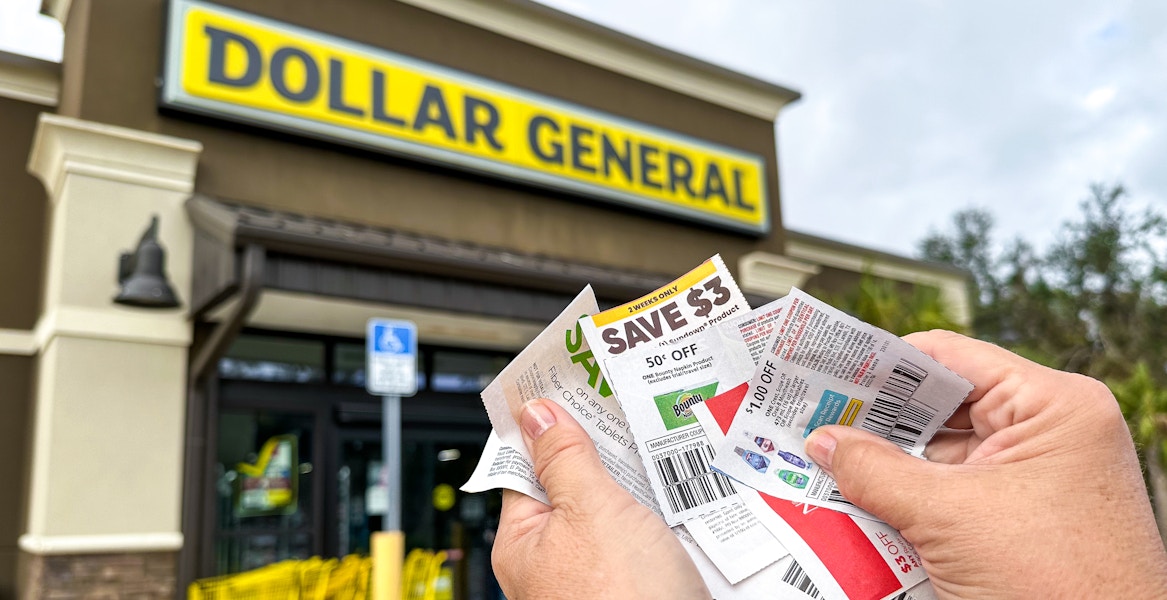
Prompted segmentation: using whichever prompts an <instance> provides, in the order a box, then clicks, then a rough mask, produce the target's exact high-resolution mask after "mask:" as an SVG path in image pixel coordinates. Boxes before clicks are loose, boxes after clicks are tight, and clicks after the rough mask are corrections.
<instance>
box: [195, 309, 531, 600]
mask: <svg viewBox="0 0 1167 600" xmlns="http://www.w3.org/2000/svg"><path fill="white" fill-rule="evenodd" d="M512 357H513V355H512V354H509V353H502V352H491V351H486V350H477V349H470V348H454V347H443V346H429V345H423V346H421V347H420V348H419V362H418V393H417V395H415V396H414V397H411V398H406V399H404V400H403V406H402V437H401V439H400V440H397V442H396V443H399V444H401V451H402V453H401V455H402V472H401V481H402V509H403V510H402V512H403V514H402V526H403V529H404V530H405V534H406V546H407V548H406V549H407V550H413V549H418V550H425V551H430V552H433V553H435V554H434V555H435V556H437V555H438V554H440V555H442V556H444V557H445V558H444V562H443V563H442V566H441V568H442V573H443V574H444V575H443V578H444V579H443V581H445V582H446V583H444V584H443V585H446V586H447V587H448V589H449V590H451V591H452V593H453V597H454V598H457V599H461V600H479V599H481V600H495V599H497V598H498V597H499V591H498V586H497V582H495V580H494V576H493V573H492V571H491V569H490V549H491V545H492V544H493V540H494V533H495V531H496V529H497V527H498V517H499V511H500V507H501V500H502V498H501V494H499V493H498V492H497V491H492V492H488V493H485V494H467V493H464V492H461V491H460V490H458V488H459V487H460V486H461V484H462V483H463V482H465V481H466V479H467V478H469V476H470V473H471V472H473V469H474V466H475V465H476V464H477V462H478V459H479V457H480V456H481V453H482V450H483V447H484V444H485V441H486V438H487V435H488V433H489V431H490V424H489V420H488V419H487V418H486V412H485V409H484V408H483V406H482V401H481V399H480V398H479V393H480V392H481V390H482V389H483V388H485V387H486V385H487V384H488V383H489V382H490V381H492V380H493V379H494V377H495V376H497V374H498V373H499V372H500V371H501V370H502V369H503V368H504V367H505V366H506V365H507V364H508V363H509V362H510V360H511V358H512ZM219 376H220V377H219V383H218V385H219V390H218V402H217V406H216V412H215V415H214V417H213V418H214V422H215V423H216V424H217V425H216V427H217V431H216V434H215V435H216V440H215V444H216V446H215V454H214V456H215V460H214V462H213V463H212V464H211V465H210V469H211V473H212V474H213V478H212V481H211V482H209V483H210V484H211V485H212V486H213V488H214V489H213V498H214V501H213V502H212V503H211V507H210V508H209V510H213V512H214V514H213V515H208V519H209V529H207V530H205V531H206V534H207V535H212V536H213V538H212V544H213V547H214V552H213V557H210V556H208V557H207V558H206V559H205V560H206V561H207V562H206V563H204V564H205V567H203V568H204V571H205V575H216V574H226V573H238V572H241V571H247V570H250V569H254V568H256V567H260V566H263V565H266V564H270V563H272V562H277V561H280V560H285V559H289V558H305V557H310V556H314V555H320V556H326V557H328V556H337V557H339V556H344V555H347V554H352V553H356V554H365V553H368V552H369V541H370V535H371V534H372V533H373V532H375V531H378V530H380V529H381V528H382V527H383V520H384V516H385V514H386V501H387V489H388V488H387V487H386V485H385V479H384V478H383V477H382V475H383V470H382V464H383V463H382V458H383V449H384V445H383V443H384V439H383V433H382V429H381V421H380V416H381V399H380V398H377V397H375V396H371V395H369V394H368V393H366V392H365V390H364V384H365V345H364V342H363V340H359V339H351V338H335V337H327V336H310V335H304V334H295V333H282V332H271V331H254V330H253V331H247V332H244V333H243V334H241V335H240V336H239V338H238V339H237V340H236V341H235V343H234V344H233V345H232V347H231V348H230V349H229V350H228V352H227V355H226V356H225V357H224V358H223V359H222V360H221V361H220V363H219Z"/></svg>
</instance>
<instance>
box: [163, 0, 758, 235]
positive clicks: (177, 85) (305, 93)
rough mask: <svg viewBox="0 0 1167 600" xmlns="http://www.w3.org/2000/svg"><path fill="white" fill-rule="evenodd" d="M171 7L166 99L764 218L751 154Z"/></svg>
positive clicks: (698, 209) (737, 223)
mask: <svg viewBox="0 0 1167 600" xmlns="http://www.w3.org/2000/svg"><path fill="white" fill-rule="evenodd" d="M170 8H171V10H170V22H169V24H168V27H169V31H168V36H167V51H166V76H165V80H164V86H163V93H162V98H163V100H162V101H163V104H164V105H165V106H167V107H171V108H176V109H180V110H185V111H192V112H197V113H202V114H209V115H213V116H218V117H225V118H228V119H232V120H237V121H243V122H246V123H251V124H256V125H260V126H264V127H268V128H275V129H280V130H284V131H290V132H295V133H299V134H303V135H309V136H312V137H316V138H321V139H326V140H330V141H335V142H339V143H344V144H349V145H355V146H360V147H364V148H370V149H374V150H379V151H384V152H388V153H392V154H395V155H403V156H409V157H413V158H417V159H421V160H425V161H428V162H433V163H438V164H442V165H448V166H453V167H456V168H460V169H465V170H471V171H475V172H480V173H487V174H490V175H494V176H501V177H505V178H508V179H513V180H519V181H523V182H527V183H531V184H535V185H540V186H545V187H549V188H554V189H559V190H566V191H569V192H572V193H575V194H579V195H584V196H587V197H593V198H598V199H603V200H607V201H612V202H617V203H621V204H625V205H633V206H636V207H639V208H642V209H648V210H654V211H663V212H667V213H670V214H673V215H677V216H681V217H685V218H689V219H695V220H699V221H702V222H707V223H713V224H717V225H721V226H724V227H727V228H731V229H735V230H739V231H746V232H752V233H765V232H767V231H768V230H769V216H768V214H767V200H766V179H765V166H764V163H763V160H762V158H761V157H760V156H758V155H755V154H750V153H746V152H741V151H737V150H733V149H731V148H726V147H723V146H719V145H716V144H712V143H709V142H704V141H701V140H697V139H694V138H691V137H687V136H684V135H680V134H677V133H672V132H668V131H664V130H661V129H657V128H654V127H652V126H649V125H645V124H642V123H636V122H632V121H629V120H627V119H622V118H620V117H616V116H613V115H609V114H605V113H600V112H598V111H594V110H590V109H587V108H584V107H581V106H577V105H573V104H569V103H566V102H562V101H559V100H555V99H552V98H549V97H546V96H542V95H539V94H535V93H533V92H528V91H524V90H520V89H517V88H514V87H511V86H507V85H504V84H501V83H496V82H493V81H488V80H485V79H482V78H479V77H476V76H473V75H469V74H466V73H461V72H458V71H454V70H451V69H447V68H444V67H440V66H437V65H433V64H429V63H425V62H422V61H419V60H416V59H413V58H409V57H405V56H401V55H399V54H395V53H392V52H388V51H385V50H381V49H378V48H374V47H371V46H367V45H363V44H357V43H354V42H349V41H346V40H343V39H339V38H336V37H333V36H329V35H324V34H320V33H316V32H312V31H309V30H305V29H302V28H300V27H295V26H292V25H287V24H283V23H278V22H275V21H271V20H269V19H265V18H261V17H257V16H255V15H251V14H247V13H243V12H239V11H236V10H231V9H227V8H223V7H219V6H215V5H212V4H206V3H203V2H197V1H194V0H172V2H171V7H170Z"/></svg>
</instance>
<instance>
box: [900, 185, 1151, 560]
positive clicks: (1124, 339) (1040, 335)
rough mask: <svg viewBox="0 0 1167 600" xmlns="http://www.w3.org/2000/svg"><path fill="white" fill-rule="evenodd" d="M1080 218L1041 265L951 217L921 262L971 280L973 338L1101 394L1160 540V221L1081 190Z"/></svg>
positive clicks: (983, 226) (1119, 193)
mask: <svg viewBox="0 0 1167 600" xmlns="http://www.w3.org/2000/svg"><path fill="white" fill-rule="evenodd" d="M1080 206H1081V209H1082V212H1081V214H1080V217H1079V218H1078V219H1076V220H1072V221H1069V222H1067V223H1065V224H1063V225H1062V226H1061V228H1060V229H1059V230H1058V236H1057V239H1056V242H1054V243H1053V244H1051V246H1050V247H1049V248H1048V249H1046V250H1045V251H1044V252H1042V253H1038V252H1037V251H1035V250H1034V249H1033V248H1032V247H1031V246H1029V245H1027V244H1026V243H1025V242H1023V241H1021V240H1014V241H1012V242H1010V243H1008V244H1003V245H997V244H996V243H995V241H994V239H993V235H992V234H993V219H992V216H991V215H990V214H989V213H987V212H986V211H984V210H980V209H970V210H966V211H962V212H959V213H957V214H956V216H955V218H954V220H953V228H952V230H951V231H949V232H945V233H935V234H932V235H930V236H929V237H928V238H926V239H925V240H923V241H922V242H921V244H920V251H921V254H922V256H923V257H924V258H926V259H929V260H937V261H942V262H947V263H950V264H953V265H956V266H959V267H962V268H965V269H967V270H968V271H970V272H971V273H972V275H973V278H974V280H975V282H976V287H975V290H974V295H973V301H974V302H973V305H974V307H975V310H976V315H975V318H974V321H973V328H974V332H975V335H977V337H980V338H982V339H986V340H989V341H992V342H994V343H997V344H999V345H1001V346H1004V347H1006V348H1009V349H1011V350H1013V351H1015V352H1017V353H1019V354H1021V355H1023V356H1026V357H1028V358H1030V359H1032V360H1035V361H1037V362H1040V363H1042V364H1045V365H1048V366H1051V367H1054V368H1057V369H1062V370H1066V371H1073V372H1078V373H1084V374H1087V375H1091V376H1093V377H1097V378H1099V379H1102V380H1103V381H1106V382H1108V384H1110V385H1111V389H1112V390H1113V391H1114V392H1115V395H1116V397H1118V398H1119V400H1120V405H1121V406H1122V407H1123V411H1124V413H1123V414H1124V415H1125V416H1126V418H1127V422H1128V423H1129V424H1130V426H1131V431H1132V434H1133V435H1134V437H1135V439H1136V441H1137V442H1138V443H1139V444H1140V445H1141V447H1142V449H1143V452H1142V456H1143V459H1144V462H1145V463H1146V464H1145V467H1146V468H1147V472H1146V473H1147V478H1148V483H1149V484H1150V488H1151V492H1152V495H1153V497H1154V498H1155V504H1156V513H1157V514H1158V517H1159V520H1160V529H1161V531H1162V532H1163V533H1165V534H1167V481H1165V479H1164V471H1163V464H1164V462H1163V459H1164V458H1165V456H1164V455H1163V445H1164V440H1165V439H1167V429H1164V428H1163V427H1164V426H1167V399H1165V397H1167V343H1165V340H1167V273H1165V271H1164V268H1163V265H1165V264H1167V262H1165V261H1164V258H1165V257H1164V256H1163V254H1162V252H1163V248H1167V219H1164V217H1163V216H1161V215H1159V214H1158V213H1156V212H1154V211H1152V210H1145V211H1141V212H1139V211H1134V210H1132V209H1131V208H1130V205H1129V198H1128V196H1127V193H1126V191H1125V189H1124V188H1123V187H1122V186H1121V185H1116V186H1111V187H1107V186H1104V185H1093V186H1091V188H1090V195H1089V196H1088V197H1087V198H1086V199H1085V200H1083V201H1082V203H1081V205H1080ZM1140 365H1142V366H1140ZM1165 538H1167V536H1165Z"/></svg>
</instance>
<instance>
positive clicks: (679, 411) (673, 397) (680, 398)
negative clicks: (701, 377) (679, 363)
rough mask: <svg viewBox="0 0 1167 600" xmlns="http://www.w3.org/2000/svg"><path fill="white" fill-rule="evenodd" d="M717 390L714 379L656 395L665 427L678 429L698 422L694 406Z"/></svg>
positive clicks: (658, 410)
mask: <svg viewBox="0 0 1167 600" xmlns="http://www.w3.org/2000/svg"><path fill="white" fill-rule="evenodd" d="M716 392H717V382H716V381H713V382H709V383H703V384H701V385H699V386H696V387H691V388H687V389H683V390H677V391H675V392H669V393H667V394H661V395H659V396H654V397H653V401H654V402H655V403H656V410H657V412H659V413H660V418H661V421H663V422H664V424H665V429H676V428H678V427H684V426H685V425H692V424H693V423H696V422H697V417H696V416H695V415H694V414H693V406H694V405H695V404H699V403H701V402H704V401H705V399H706V398H711V397H712V396H713V394H714V393H716Z"/></svg>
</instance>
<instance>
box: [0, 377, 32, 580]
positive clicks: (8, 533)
mask: <svg viewBox="0 0 1167 600" xmlns="http://www.w3.org/2000/svg"><path fill="white" fill-rule="evenodd" d="M34 362H35V361H34V359H33V358H31V357H25V356H6V355H0V415H3V418H0V457H3V460H0V482H3V483H2V484H0V598H15V597H16V591H15V587H16V572H17V566H16V559H17V554H18V551H17V545H16V543H17V539H18V538H19V537H20V534H21V533H23V531H24V515H25V512H26V508H27V507H26V506H25V496H26V494H27V492H28V486H27V475H28V457H29V455H28V449H29V443H30V439H29V430H30V427H29V424H30V423H31V422H32V421H31V418H32V417H31V415H30V410H31V407H32V378H33V365H34Z"/></svg>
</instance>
